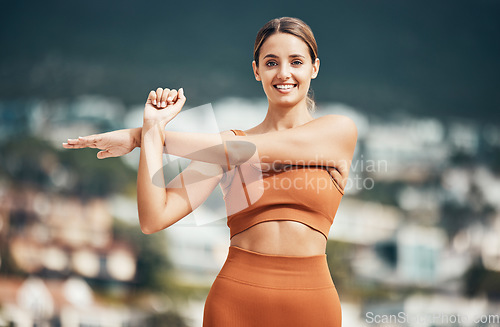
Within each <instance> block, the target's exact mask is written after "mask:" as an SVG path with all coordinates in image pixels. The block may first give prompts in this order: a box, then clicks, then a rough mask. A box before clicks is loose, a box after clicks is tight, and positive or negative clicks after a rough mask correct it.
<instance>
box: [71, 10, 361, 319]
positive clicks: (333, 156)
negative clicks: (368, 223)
mask: <svg viewBox="0 0 500 327" xmlns="http://www.w3.org/2000/svg"><path fill="white" fill-rule="evenodd" d="M319 65H320V61H319V58H318V55H317V45H316V41H315V39H314V36H313V33H312V31H311V30H310V28H309V26H307V25H306V24H305V23H304V22H303V21H301V20H299V19H296V18H290V17H282V18H278V19H273V20H271V21H269V22H268V23H267V24H266V25H264V26H263V27H262V29H261V30H260V31H259V33H258V35H257V39H256V41H255V47H254V61H253V62H252V66H253V72H254V75H255V79H256V80H257V81H260V82H261V83H262V87H263V88H264V92H265V93H266V96H267V98H268V103H269V106H268V112H267V115H266V117H265V118H264V120H263V121H262V122H261V123H260V124H259V125H257V126H255V127H253V128H251V129H249V130H247V131H244V132H243V131H239V130H231V131H224V132H222V133H220V134H197V133H181V132H172V131H165V127H166V126H167V124H168V122H169V121H170V120H172V119H173V118H174V117H175V116H176V115H177V113H178V112H179V111H180V110H181V108H182V106H183V105H184V103H185V101H186V97H185V96H184V91H183V90H182V89H180V90H179V91H176V90H169V89H161V88H159V89H157V90H156V91H151V93H150V94H149V97H148V99H147V102H146V105H145V109H144V122H143V126H142V129H140V128H139V129H133V130H120V131H115V132H110V133H104V134H99V135H92V136H88V137H84V138H79V139H76V140H68V143H67V144H65V145H64V146H65V147H66V148H84V147H97V148H100V149H103V151H101V152H99V153H98V157H99V158H106V157H112V156H120V155H123V154H125V153H128V152H129V151H131V150H132V149H133V148H134V147H135V146H141V148H142V149H141V157H140V163H139V171H138V178H137V189H138V192H137V193H138V206H139V220H140V224H141V229H142V230H143V232H144V233H153V232H156V231H159V230H162V229H164V228H166V227H168V226H170V225H172V224H173V223H175V222H176V221H178V220H179V219H181V218H182V217H184V216H186V215H187V214H189V213H190V212H191V211H192V210H194V209H195V208H196V207H197V206H198V205H200V204H201V203H202V202H203V201H204V200H205V199H206V198H207V197H208V195H209V194H210V193H211V192H212V190H213V189H214V188H215V187H216V186H217V185H218V184H220V185H221V187H222V190H223V193H224V199H225V201H226V208H227V214H228V226H229V227H230V231H231V246H230V248H229V254H228V258H227V260H226V262H225V264H224V266H223V268H222V270H221V272H220V273H219V275H218V276H217V278H216V280H215V282H214V284H213V286H212V288H211V290H210V292H209V295H208V297H207V301H206V304H205V312H204V326H206V327H208V326H217V327H224V326H308V327H310V326H321V327H323V326H341V309H340V301H339V298H338V295H337V292H336V289H335V287H334V284H333V282H332V279H331V277H330V273H329V270H328V266H327V262H326V255H325V249H326V242H327V236H328V231H329V229H330V226H331V224H332V223H333V219H334V216H335V213H336V211H337V208H338V205H339V202H340V199H341V198H342V195H343V189H344V185H345V184H346V181H347V176H348V173H349V167H350V163H351V160H352V156H353V153H354V148H355V145H356V139H357V130H356V127H355V125H354V123H353V122H352V120H350V119H349V118H347V117H344V116H338V115H327V116H323V117H320V118H317V119H314V118H313V117H312V116H311V113H310V109H311V107H312V105H313V104H314V103H313V102H312V100H311V99H310V98H309V96H308V91H309V86H310V82H311V79H314V78H316V76H317V75H318V71H319ZM164 147H165V148H166V150H167V151H168V152H169V153H171V154H174V155H178V156H183V157H186V158H189V159H192V161H191V163H190V165H189V166H188V167H187V168H186V169H185V170H184V171H182V173H180V174H179V175H178V176H177V177H175V178H174V179H173V180H172V181H171V182H170V183H169V184H168V185H167V186H166V187H165V185H161V184H160V186H162V187H158V186H157V185H154V184H158V183H161V182H162V181H163V178H158V179H157V180H158V181H160V182H158V183H152V182H151V181H152V178H153V176H154V175H155V173H156V172H158V173H157V174H156V176H158V174H160V175H161V174H162V173H161V167H162V150H163V149H164ZM160 177H163V176H162V175H161V176H160ZM155 178H156V177H155ZM195 184H196V187H194V186H193V185H195Z"/></svg>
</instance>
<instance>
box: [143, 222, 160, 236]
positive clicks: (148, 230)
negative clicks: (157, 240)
mask: <svg viewBox="0 0 500 327" xmlns="http://www.w3.org/2000/svg"><path fill="white" fill-rule="evenodd" d="M158 231H159V229H157V228H151V226H145V225H142V224H141V232H142V233H143V234H146V235H150V234H154V233H156V232H158Z"/></svg>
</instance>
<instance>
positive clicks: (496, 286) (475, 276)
mask: <svg viewBox="0 0 500 327" xmlns="http://www.w3.org/2000/svg"><path fill="white" fill-rule="evenodd" d="M462 291H463V293H464V294H465V295H466V296H468V297H473V296H480V295H483V294H486V295H487V296H488V298H489V299H490V300H497V301H498V300H500V272H498V271H492V270H488V269H486V268H484V266H483V265H482V263H481V262H480V261H479V260H477V261H476V262H475V263H474V264H473V265H471V267H470V268H469V269H468V270H467V272H466V273H465V275H464V279H463V288H462Z"/></svg>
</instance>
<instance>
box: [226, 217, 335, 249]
mask: <svg viewBox="0 0 500 327" xmlns="http://www.w3.org/2000/svg"><path fill="white" fill-rule="evenodd" d="M231 246H237V247H240V248H243V249H246V250H250V251H254V252H260V253H265V254H276V255H288V256H312V255H321V254H325V249H326V238H325V236H324V235H323V234H321V233H320V232H319V231H317V230H314V229H312V228H311V227H309V226H307V225H305V224H302V223H300V222H296V221H291V220H279V221H264V222H261V223H258V224H257V225H254V226H252V227H250V228H248V229H246V230H244V231H243V232H241V233H238V234H236V235H234V236H233V238H232V239H231Z"/></svg>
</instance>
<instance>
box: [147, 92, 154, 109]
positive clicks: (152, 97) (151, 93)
mask: <svg viewBox="0 0 500 327" xmlns="http://www.w3.org/2000/svg"><path fill="white" fill-rule="evenodd" d="M146 103H149V104H152V105H154V106H156V92H155V91H151V92H149V95H148V100H147V101H146Z"/></svg>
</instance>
